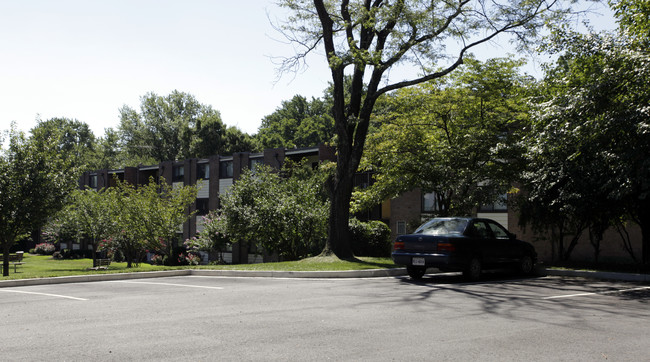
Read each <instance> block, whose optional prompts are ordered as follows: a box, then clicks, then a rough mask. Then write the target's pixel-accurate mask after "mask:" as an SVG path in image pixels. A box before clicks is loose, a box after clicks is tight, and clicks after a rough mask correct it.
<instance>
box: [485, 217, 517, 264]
mask: <svg viewBox="0 0 650 362" xmlns="http://www.w3.org/2000/svg"><path fill="white" fill-rule="evenodd" d="M485 223H486V224H487V226H488V228H489V229H490V231H491V232H492V235H493V238H494V239H493V240H492V244H493V245H494V248H495V254H496V255H495V261H496V262H497V263H509V262H512V261H513V260H516V259H517V258H518V256H519V250H518V249H519V247H518V245H517V243H516V241H515V240H513V238H512V237H511V235H510V233H509V232H508V231H507V230H506V229H505V228H504V227H503V226H501V225H500V224H499V223H497V222H495V221H493V220H485Z"/></svg>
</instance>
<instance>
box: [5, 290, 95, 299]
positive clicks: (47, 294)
mask: <svg viewBox="0 0 650 362" xmlns="http://www.w3.org/2000/svg"><path fill="white" fill-rule="evenodd" d="M0 292H9V293H21V294H34V295H44V296H48V297H56V298H65V299H72V300H81V301H86V300H88V299H85V298H77V297H71V296H68V295H60V294H50V293H39V292H26V291H24V290H12V289H0Z"/></svg>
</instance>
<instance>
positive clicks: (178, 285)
mask: <svg viewBox="0 0 650 362" xmlns="http://www.w3.org/2000/svg"><path fill="white" fill-rule="evenodd" d="M106 282H107V283H126V284H147V285H166V286H173V287H186V288H200V289H217V290H220V289H223V288H222V287H206V286H203V285H190V284H175V283H157V282H134V281H129V280H108V281H106Z"/></svg>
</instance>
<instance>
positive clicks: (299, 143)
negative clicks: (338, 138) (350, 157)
mask: <svg viewBox="0 0 650 362" xmlns="http://www.w3.org/2000/svg"><path fill="white" fill-rule="evenodd" d="M333 136H334V119H333V118H332V116H331V112H330V105H328V104H327V103H326V102H324V101H322V100H320V99H318V98H312V99H311V101H308V100H307V98H305V97H303V96H300V95H296V96H294V97H293V98H292V99H291V100H289V101H283V102H282V106H281V107H279V108H278V109H276V110H275V112H273V113H272V114H270V115H268V116H266V117H264V118H263V119H262V124H261V125H260V128H259V131H258V133H257V138H258V139H259V141H260V143H261V144H262V146H263V147H264V148H277V147H286V148H296V147H298V148H300V147H311V146H315V145H318V144H319V143H327V142H331V140H332V137H333Z"/></svg>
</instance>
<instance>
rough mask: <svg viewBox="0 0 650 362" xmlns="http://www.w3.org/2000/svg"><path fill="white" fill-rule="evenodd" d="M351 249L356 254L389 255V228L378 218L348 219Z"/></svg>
mask: <svg viewBox="0 0 650 362" xmlns="http://www.w3.org/2000/svg"><path fill="white" fill-rule="evenodd" d="M349 225H350V234H351V236H352V251H353V252H354V255H358V256H376V257H386V256H390V249H391V243H390V228H389V227H388V225H386V224H384V223H383V222H381V221H378V220H371V221H359V220H357V219H355V218H352V219H350V223H349Z"/></svg>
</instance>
